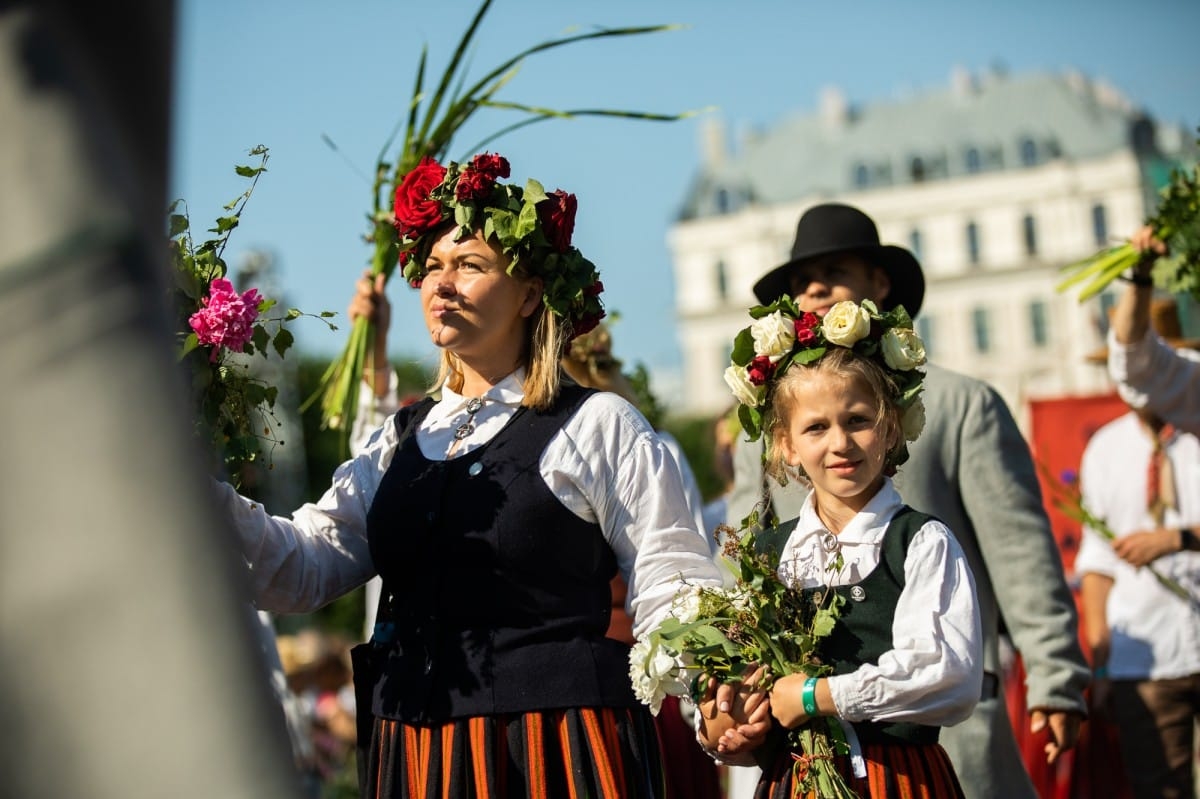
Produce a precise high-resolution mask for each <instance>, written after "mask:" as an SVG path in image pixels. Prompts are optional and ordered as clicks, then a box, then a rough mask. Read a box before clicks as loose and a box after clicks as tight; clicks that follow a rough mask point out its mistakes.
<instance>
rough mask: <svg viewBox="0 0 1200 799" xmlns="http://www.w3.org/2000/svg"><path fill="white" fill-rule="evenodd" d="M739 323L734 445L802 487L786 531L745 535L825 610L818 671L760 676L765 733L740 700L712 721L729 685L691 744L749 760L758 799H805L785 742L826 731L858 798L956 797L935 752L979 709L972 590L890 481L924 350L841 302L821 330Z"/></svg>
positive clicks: (945, 545)
mask: <svg viewBox="0 0 1200 799" xmlns="http://www.w3.org/2000/svg"><path fill="white" fill-rule="evenodd" d="M752 315H753V316H754V317H755V318H756V319H757V320H758V321H756V322H755V323H754V324H753V325H751V326H750V327H749V328H747V331H748V332H747V333H745V335H743V336H740V337H739V344H741V343H742V341H741V340H743V339H744V340H745V341H746V342H747V343H748V342H750V341H751V340H752V341H753V349H754V352H753V355H754V356H755V357H753V358H752V359H750V360H749V361H748V363H747V364H746V365H744V366H743V365H739V364H738V363H737V362H736V361H735V363H734V364H733V365H732V366H731V367H730V369H729V370H728V371H727V372H726V380H727V382H729V383H730V386H731V388H733V390H734V394H735V395H736V396H737V397H738V399H739V402H740V403H741V404H742V406H743V407H742V408H741V409H740V414H739V415H740V418H741V419H742V420H743V424H744V426H746V429H747V433H749V434H750V436H751V438H757V437H758V436H759V435H763V436H765V437H766V438H767V442H768V445H767V450H766V455H765V459H766V468H767V469H768V471H769V472H770V473H772V474H774V475H777V476H779V477H781V478H783V479H793V480H801V481H803V482H805V483H806V484H808V485H809V486H810V487H811V489H812V490H811V492H810V493H809V495H808V498H807V499H806V500H805V503H804V505H803V507H802V509H801V512H800V515H799V516H798V517H797V518H795V519H792V520H790V521H787V522H783V523H782V524H780V525H779V526H778V527H777V528H775V529H773V530H768V531H763V532H762V533H760V535H761V537H762V538H764V539H765V540H771V541H776V542H777V544H776V545H777V546H779V547H780V550H779V552H780V558H779V575H780V578H781V579H782V580H783V581H784V582H785V583H786V584H787V585H789V586H790V587H791V588H792V589H793V590H795V591H800V592H802V593H803V594H804V595H805V598H806V600H807V599H808V598H809V597H811V598H812V599H813V600H818V601H820V602H822V603H828V602H830V601H836V602H838V603H840V609H839V611H838V614H839V615H838V617H837V620H836V623H835V624H834V626H833V628H832V632H831V633H830V634H829V635H828V636H827V637H825V638H822V639H821V640H820V641H819V643H818V644H817V648H816V654H817V655H818V658H819V661H820V662H821V663H822V664H824V665H825V666H826V667H829V671H831V673H822V674H820V675H819V676H809V675H806V674H804V673H801V672H796V673H793V674H787V675H773V682H772V683H771V684H770V688H769V691H768V692H767V694H766V697H767V703H766V705H765V706H769V712H770V715H769V717H768V716H766V714H765V713H763V712H762V710H761V708H762V707H764V705H762V704H758V705H757V707H758V710H754V709H752V708H753V707H754V706H755V705H756V704H757V703H756V702H754V701H750V702H748V703H747V708H748V709H749V715H748V716H746V717H742V718H738V719H720V718H719V716H720V715H722V714H720V712H719V708H720V706H721V703H722V702H724V701H728V700H729V699H730V694H729V693H728V688H729V686H726V687H725V690H722V691H719V692H718V693H717V695H716V697H715V698H712V699H710V700H709V701H708V702H705V703H702V705H701V709H700V712H701V715H702V717H704V718H706V719H707V718H714V717H718V720H717V723H714V724H712V725H710V729H711V730H713V732H712V733H709V734H708V737H707V738H706V737H705V736H704V735H702V740H701V742H702V743H703V744H704V745H705V746H706V748H708V749H710V751H713V752H715V753H716V756H717V757H719V758H721V759H723V760H727V761H729V762H732V763H753V762H756V761H757V764H758V765H759V766H760V767H761V768H762V771H763V774H762V777H761V779H760V781H759V783H758V786H757V789H756V791H755V797H756V799H794V797H798V796H812V795H813V794H812V793H809V789H808V783H806V777H807V769H808V765H807V763H806V756H805V755H804V754H803V752H802V751H801V750H800V749H799V748H798V747H793V745H792V739H787V740H786V741H785V740H784V737H783V731H784V730H794V729H796V728H798V727H800V726H801V725H803V724H805V723H806V722H809V721H811V720H813V719H816V718H818V717H833V718H835V719H837V720H838V722H839V726H840V728H841V729H842V730H843V732H844V734H845V738H846V741H847V743H848V749H847V750H846V751H845V752H843V753H841V754H839V755H837V757H836V758H835V765H836V768H837V771H838V772H839V773H840V774H841V775H842V777H843V778H844V780H845V784H846V785H847V786H848V787H849V788H850V789H852V790H853V791H854V792H855V793H856V794H857V795H858V796H859V797H861V798H862V799H868V797H870V798H871V799H884V798H885V797H886V798H887V799H892V798H893V797H954V796H958V797H961V796H962V795H963V794H962V787H961V785H960V783H959V781H958V778H957V776H956V775H955V772H954V768H953V766H952V765H951V763H950V759H949V757H948V756H947V755H946V752H945V750H944V749H942V747H941V746H940V745H939V744H938V743H937V740H938V733H939V729H940V728H941V727H942V726H946V725H952V724H956V723H958V722H961V721H962V720H963V719H965V718H967V717H968V716H969V715H970V714H971V711H972V709H973V708H974V706H975V704H976V703H977V702H978V701H979V697H980V689H981V685H982V681H983V645H982V636H981V632H980V617H979V607H978V603H977V601H976V596H975V583H974V577H973V576H972V573H971V570H970V567H969V566H968V564H967V560H966V556H965V554H964V553H963V550H962V548H961V547H960V545H959V544H958V542H957V540H956V539H955V538H954V535H953V534H952V533H951V531H950V530H949V528H947V527H946V525H945V524H943V523H942V522H940V521H939V520H938V519H936V518H934V517H932V516H930V515H928V514H925V513H921V512H919V511H917V510H914V509H912V508H909V507H908V506H907V505H905V504H904V502H903V500H902V499H901V497H900V495H899V493H898V492H897V491H896V488H895V486H894V485H893V483H892V475H893V474H894V473H895V471H896V468H897V467H898V466H900V465H901V464H902V463H903V462H904V461H905V460H907V458H908V447H907V442H908V441H913V440H915V439H916V438H917V436H918V435H919V434H920V430H921V428H922V427H923V425H924V410H923V405H922V403H921V401H920V392H921V390H922V386H923V382H924V373H923V372H922V371H921V370H920V369H919V368H918V367H920V366H921V365H922V364H923V363H924V361H925V352H924V346H923V344H922V343H921V340H920V338H918V337H917V335H916V333H915V332H914V331H913V330H912V327H911V324H912V323H911V320H910V319H909V317H908V313H907V312H906V311H905V310H904V308H903V307H902V306H900V307H897V308H895V309H892V310H890V311H887V312H886V313H882V314H881V313H879V312H878V311H877V309H876V308H875V306H874V304H873V303H871V302H870V301H865V302H863V303H862V304H859V303H856V302H853V301H843V302H839V303H837V304H835V305H834V306H833V307H832V308H830V310H829V312H828V313H827V314H825V316H824V317H818V316H816V315H815V314H812V313H802V312H800V311H799V310H798V308H797V307H796V305H795V303H794V302H792V300H791V298H790V297H788V296H786V295H785V296H784V297H782V298H781V299H780V300H778V301H777V302H776V303H774V304H773V305H772V306H770V307H765V308H764V307H760V308H756V309H754V311H753V312H752ZM738 350H739V347H735V354H736V353H737V351H738ZM831 590H832V592H833V593H835V594H836V595H837V596H838V597H840V599H839V600H831V594H830V592H831ZM714 705H715V707H714ZM731 721H733V722H738V723H736V724H734V726H733V727H732V728H730V726H729V722H731ZM772 726H774V727H775V730H774V732H771V728H772ZM702 729H703V728H702ZM764 744H766V745H765V746H764ZM748 756H752V758H753V759H747V758H748Z"/></svg>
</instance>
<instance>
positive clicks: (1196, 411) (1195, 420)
mask: <svg viewBox="0 0 1200 799" xmlns="http://www.w3.org/2000/svg"><path fill="white" fill-rule="evenodd" d="M1108 373H1109V375H1110V376H1111V377H1112V379H1113V380H1114V381H1115V382H1116V384H1117V391H1118V392H1120V394H1121V398H1122V399H1123V400H1125V401H1126V402H1127V403H1129V406H1130V407H1132V408H1144V407H1146V406H1150V408H1151V409H1152V410H1153V411H1154V412H1155V413H1156V414H1157V415H1158V416H1160V417H1161V418H1163V419H1166V420H1167V421H1168V422H1171V423H1172V424H1174V425H1175V426H1176V427H1178V428H1180V429H1181V430H1186V431H1187V432H1189V433H1192V434H1193V435H1200V352H1196V351H1195V350H1192V349H1187V348H1183V349H1178V350H1176V349H1172V348H1171V346H1170V345H1168V344H1167V343H1166V342H1165V341H1163V340H1162V338H1160V337H1159V335H1158V334H1157V333H1156V332H1154V330H1147V331H1146V335H1145V336H1143V337H1142V340H1141V341H1135V342H1133V343H1131V344H1121V343H1120V342H1118V341H1117V334H1116V332H1115V331H1114V330H1113V329H1112V328H1109V331H1108Z"/></svg>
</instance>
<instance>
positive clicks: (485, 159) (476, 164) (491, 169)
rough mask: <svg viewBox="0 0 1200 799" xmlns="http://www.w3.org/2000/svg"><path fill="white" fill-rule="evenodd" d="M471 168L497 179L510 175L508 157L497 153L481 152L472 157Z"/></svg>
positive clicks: (493, 179)
mask: <svg viewBox="0 0 1200 799" xmlns="http://www.w3.org/2000/svg"><path fill="white" fill-rule="evenodd" d="M471 169H472V170H474V171H476V172H480V173H482V174H484V175H486V176H487V177H488V178H490V179H491V180H492V181H495V180H496V179H497V178H506V177H508V176H509V167H508V159H507V158H505V157H504V156H502V155H497V154H496V153H480V154H479V155H477V156H475V157H474V158H472V159H471Z"/></svg>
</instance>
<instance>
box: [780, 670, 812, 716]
mask: <svg viewBox="0 0 1200 799" xmlns="http://www.w3.org/2000/svg"><path fill="white" fill-rule="evenodd" d="M806 679H807V677H806V676H805V675H803V674H788V675H786V676H783V677H780V678H779V679H777V680H776V681H775V685H774V686H773V687H772V688H771V715H772V716H774V717H775V720H776V721H778V722H779V723H780V724H782V725H783V726H784V727H787V728H788V729H789V730H790V729H792V728H793V727H798V726H799V725H800V724H802V723H804V722H805V721H807V720H808V719H809V715H808V714H807V713H805V712H804V703H803V701H802V700H801V692H802V691H803V689H804V681H805V680H806Z"/></svg>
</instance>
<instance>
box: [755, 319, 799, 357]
mask: <svg viewBox="0 0 1200 799" xmlns="http://www.w3.org/2000/svg"><path fill="white" fill-rule="evenodd" d="M750 337H751V338H753V339H754V354H755V355H765V356H767V357H768V358H770V359H771V362H772V363H775V362H778V361H779V359H780V358H782V357H783V356H784V355H787V354H788V353H789V352H791V350H792V344H794V343H795V341H796V322H795V321H794V320H793V319H792V318H791V317H787V316H784V315H783V312H782V311H776V312H775V313H771V314H767V315H766V316H764V317H761V318H759V319H756V320H754V323H753V324H752V325H750Z"/></svg>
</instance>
